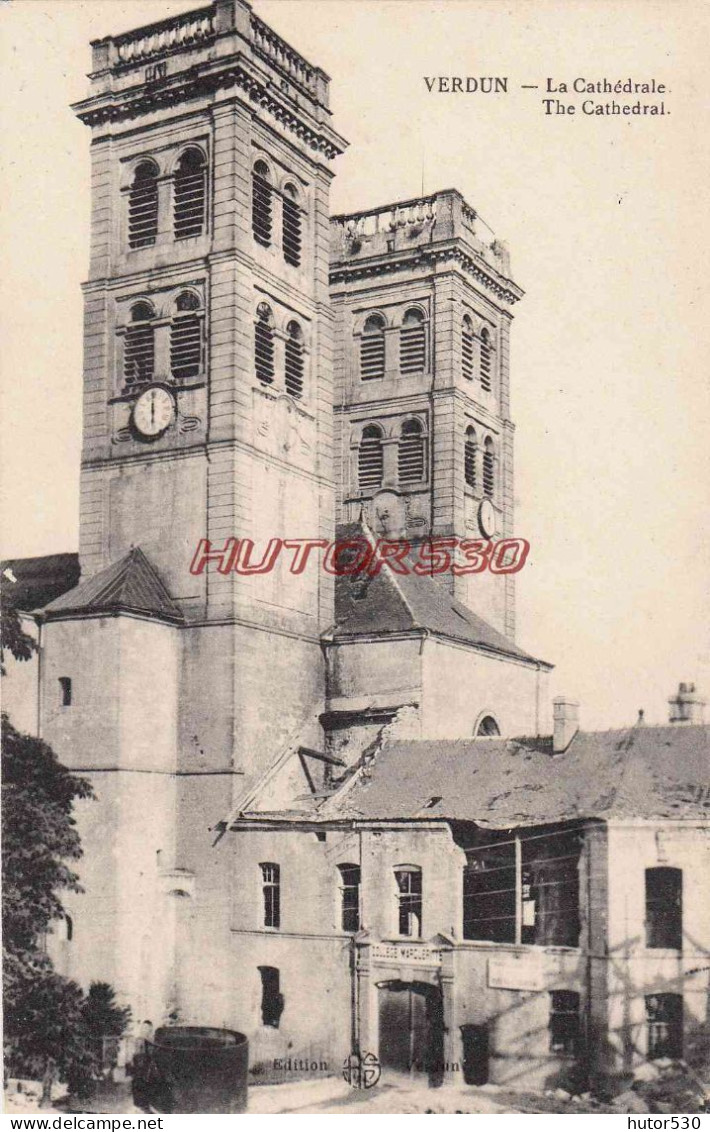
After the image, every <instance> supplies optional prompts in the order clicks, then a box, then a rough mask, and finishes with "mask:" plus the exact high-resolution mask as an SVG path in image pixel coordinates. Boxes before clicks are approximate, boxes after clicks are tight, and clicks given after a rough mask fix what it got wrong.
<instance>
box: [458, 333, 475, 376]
mask: <svg viewBox="0 0 710 1132" xmlns="http://www.w3.org/2000/svg"><path fill="white" fill-rule="evenodd" d="M461 372H462V373H463V376H464V377H465V378H466V381H472V380H473V331H472V330H471V328H470V327H469V326H464V328H463V331H462V334H461Z"/></svg>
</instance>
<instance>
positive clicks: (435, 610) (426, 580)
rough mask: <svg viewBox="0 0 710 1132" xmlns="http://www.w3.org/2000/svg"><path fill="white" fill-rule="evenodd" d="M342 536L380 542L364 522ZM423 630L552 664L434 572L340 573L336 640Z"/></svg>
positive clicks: (344, 528)
mask: <svg viewBox="0 0 710 1132" xmlns="http://www.w3.org/2000/svg"><path fill="white" fill-rule="evenodd" d="M337 538H338V541H339V542H343V541H345V540H349V539H355V540H357V539H360V540H366V541H367V542H369V543H370V544H372V543H373V542H374V541H375V540H374V538H373V535H372V534H371V532H370V531H369V530H368V528H367V527H366V526H365V524H364V523H362V522H359V523H348V524H344V525H343V526H341V527H339V528H338V531H337ZM413 553H416V552H413ZM424 629H425V630H427V631H428V632H430V633H435V634H437V635H439V636H442V637H449V638H453V639H455V640H458V641H464V642H466V643H468V644H471V645H475V646H477V647H478V648H482V649H484V650H491V651H493V652H496V653H502V654H503V655H505V656H510V657H516V658H517V659H518V660H523V661H526V662H528V663H531V664H535V665H538V664H540V665H542V666H543V667H545V668H551V667H552V665H550V664H548V663H547V662H546V661H539V660H537V659H536V658H535V657H533V656H531V655H530V654H529V653H526V652H524V651H523V649H521V648H519V647H518V646H517V645H516V644H515V642H514V641H511V640H510V639H509V638H508V637H506V636H505V635H504V634H503V633H500V632H499V631H498V630H497V629H494V628H493V626H492V625H489V624H488V622H487V621H484V620H483V618H482V617H479V616H478V615H477V614H476V613H474V612H473V611H472V610H470V609H469V608H468V607H467V606H465V605H463V604H462V603H461V602H460V601H456V599H455V598H453V597H452V596H451V594H450V593H449V592H448V590H447V588H446V586H445V585H444V584H443V582H442V581H440V580H439V578H437V577H433V576H432V575H430V574H425V575H419V574H415V573H413V572H412V570H411V568H410V571H409V573H407V574H395V573H394V572H393V570H392V569H390V568H389V567H384V568H383V569H382V570H380V572H379V574H377V575H375V576H374V577H369V576H368V575H367V574H366V573H364V572H363V573H361V574H356V575H353V576H341V577H337V578H336V582H335V626H334V628H333V629H332V631H331V632H330V633H329V634H328V636H329V637H330V638H331V639H333V640H343V639H347V638H350V637H358V636H371V635H373V634H375V635H380V634H386V633H397V632H406V631H408V630H424Z"/></svg>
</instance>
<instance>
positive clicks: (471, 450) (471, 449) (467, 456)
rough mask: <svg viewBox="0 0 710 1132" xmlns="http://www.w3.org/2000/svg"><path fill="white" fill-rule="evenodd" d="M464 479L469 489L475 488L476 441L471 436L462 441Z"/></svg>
mask: <svg viewBox="0 0 710 1132" xmlns="http://www.w3.org/2000/svg"><path fill="white" fill-rule="evenodd" d="M463 466H464V477H465V479H466V483H467V484H468V486H469V487H472V488H475V486H476V441H475V439H474V438H473V436H470V435H469V436H467V437H466V440H465V441H464V454H463Z"/></svg>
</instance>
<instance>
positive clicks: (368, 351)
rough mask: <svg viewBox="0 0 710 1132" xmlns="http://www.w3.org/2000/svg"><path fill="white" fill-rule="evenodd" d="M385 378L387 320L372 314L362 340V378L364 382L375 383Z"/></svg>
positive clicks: (366, 323)
mask: <svg viewBox="0 0 710 1132" xmlns="http://www.w3.org/2000/svg"><path fill="white" fill-rule="evenodd" d="M384 376H385V320H384V319H383V317H382V315H380V314H371V315H370V317H369V318H368V319H367V320H366V322H365V326H364V327H363V331H362V338H361V339H360V377H361V378H362V380H363V381H373V380H374V379H375V378H378V377H384Z"/></svg>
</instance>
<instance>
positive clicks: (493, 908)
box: [463, 830, 580, 947]
mask: <svg viewBox="0 0 710 1132" xmlns="http://www.w3.org/2000/svg"><path fill="white" fill-rule="evenodd" d="M579 853H580V835H579V833H578V832H577V831H576V830H572V831H569V830H564V831H560V832H559V833H552V834H545V835H540V834H534V833H533V834H530V835H528V836H525V835H520V836H518V837H515V838H513V839H507V840H501V841H499V842H497V843H496V842H493V843H489V844H487V845H481V846H477V847H475V848H471V849H468V850H467V853H466V855H467V858H468V864H467V866H466V868H465V869H464V874H463V937H464V939H476V940H491V941H492V942H494V943H517V944H520V943H532V944H538V945H542V946H556V947H577V946H578V944H579V876H578V865H579Z"/></svg>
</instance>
